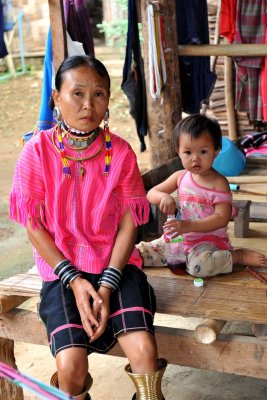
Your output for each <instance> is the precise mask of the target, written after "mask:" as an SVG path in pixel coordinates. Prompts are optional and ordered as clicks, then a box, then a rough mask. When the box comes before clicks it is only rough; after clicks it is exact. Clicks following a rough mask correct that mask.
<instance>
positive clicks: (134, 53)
mask: <svg viewBox="0 0 267 400" xmlns="http://www.w3.org/2000/svg"><path fill="white" fill-rule="evenodd" d="M121 88H122V90H123V91H124V93H125V94H126V96H127V97H128V100H129V103H130V114H131V116H132V117H133V118H134V120H135V124H136V130H137V134H138V137H139V140H140V143H141V146H140V151H141V152H142V151H145V150H146V144H145V139H144V136H146V135H147V109H146V89H145V79H144V65H143V59H142V55H141V47H140V39H139V31H138V18H137V9H136V2H135V0H128V32H127V45H126V53H125V61H124V66H123V79H122V84H121Z"/></svg>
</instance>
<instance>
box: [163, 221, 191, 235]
mask: <svg viewBox="0 0 267 400" xmlns="http://www.w3.org/2000/svg"><path fill="white" fill-rule="evenodd" d="M187 225H188V221H183V220H181V221H178V220H177V219H172V220H171V221H166V222H165V224H164V226H163V229H164V231H168V236H171V237H173V238H176V237H177V236H179V235H182V234H183V233H187V232H188V230H187Z"/></svg>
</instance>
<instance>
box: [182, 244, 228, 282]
mask: <svg viewBox="0 0 267 400" xmlns="http://www.w3.org/2000/svg"><path fill="white" fill-rule="evenodd" d="M186 265H187V266H186V271H187V272H188V274H190V275H193V276H196V277H201V278H205V277H206V276H215V275H218V274H227V273H229V272H232V269H233V261H232V254H231V252H230V251H228V250H218V247H216V246H213V245H209V244H200V245H198V246H196V247H195V248H194V249H193V250H192V251H191V252H190V253H189V255H188V256H187V262H186Z"/></svg>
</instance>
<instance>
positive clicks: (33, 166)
mask: <svg viewBox="0 0 267 400" xmlns="http://www.w3.org/2000/svg"><path fill="white" fill-rule="evenodd" d="M52 132H53V129H51V130H48V131H41V132H40V133H39V134H38V135H36V136H35V137H33V138H32V139H31V140H30V141H29V142H28V143H26V145H25V147H24V149H23V151H22V153H21V155H20V158H19V160H18V162H17V165H16V168H15V174H14V179H13V185H12V190H11V194H10V218H11V219H12V220H14V221H17V222H18V223H21V224H23V225H24V226H25V225H26V223H27V219H28V217H30V218H31V220H32V224H33V226H34V227H40V226H41V225H40V223H39V222H38V221H39V220H41V223H42V225H43V226H44V228H45V229H46V230H47V231H48V232H49V233H50V235H51V237H52V238H53V239H54V241H55V244H56V246H57V247H58V249H59V250H60V251H61V252H62V253H63V254H64V256H65V257H66V258H67V259H69V260H70V261H71V262H72V263H73V265H75V266H76V268H77V269H80V270H82V271H85V272H89V273H94V274H98V273H101V272H102V271H103V269H104V268H106V267H107V265H108V264H109V260H110V256H111V252H112V248H113V245H114V242H115V239H116V234H117V227H118V224H119V222H120V220H121V218H122V216H123V214H124V213H125V211H126V210H127V209H130V212H131V215H132V218H133V220H134V223H135V226H137V225H141V224H144V223H146V222H147V221H148V216H149V203H148V201H147V199H146V195H145V190H144V186H143V181H142V178H141V175H140V172H139V169H138V166H137V163H136V156H135V153H134V152H133V150H132V148H131V147H130V145H129V144H128V143H127V142H126V141H125V140H124V139H122V138H121V137H119V136H117V135H115V134H112V133H111V142H112V161H111V168H110V173H109V176H105V175H104V165H105V150H104V149H105V145H104V148H103V150H102V151H101V152H100V154H98V155H97V156H96V157H93V158H92V159H89V160H86V161H84V162H83V166H84V168H85V170H86V173H85V175H84V176H83V177H82V176H81V174H80V167H81V164H80V162H77V161H72V160H69V165H70V168H71V174H72V176H71V178H70V179H69V178H67V177H65V176H64V175H63V172H62V162H61V158H60V155H59V153H58V152H57V151H56V149H55V147H54V146H53V143H52V140H51V138H52ZM102 140H103V136H102V135H99V136H98V138H97V139H96V140H95V141H94V142H93V143H92V144H91V145H90V146H89V148H87V149H86V150H84V151H82V152H77V151H76V150H73V149H69V148H66V147H65V151H66V154H67V155H68V156H71V157H76V158H77V157H79V158H82V157H84V158H86V157H89V156H90V155H93V154H94V153H96V152H97V150H98V149H99V148H100V146H101V143H102ZM56 144H57V146H58V143H57V140H56ZM34 256H35V261H36V265H37V267H38V269H39V273H40V275H41V276H42V278H43V280H45V281H51V280H55V279H56V278H57V276H56V275H55V274H54V273H53V270H52V268H51V267H50V266H49V265H48V264H47V263H46V262H45V261H44V260H43V259H42V258H41V257H40V256H39V254H38V253H37V251H36V250H35V249H34ZM129 263H133V264H135V265H137V266H138V267H139V268H141V265H142V260H141V257H140V256H139V254H138V251H137V250H136V249H134V250H133V253H132V255H131V257H130V259H129Z"/></svg>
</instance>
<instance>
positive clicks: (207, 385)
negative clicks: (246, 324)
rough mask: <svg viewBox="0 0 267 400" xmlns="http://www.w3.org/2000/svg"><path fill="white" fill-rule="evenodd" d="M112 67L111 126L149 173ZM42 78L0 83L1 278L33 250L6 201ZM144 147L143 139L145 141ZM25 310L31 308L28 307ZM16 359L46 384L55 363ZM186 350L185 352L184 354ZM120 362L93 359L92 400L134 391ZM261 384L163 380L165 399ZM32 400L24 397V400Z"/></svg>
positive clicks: (186, 377)
mask: <svg viewBox="0 0 267 400" xmlns="http://www.w3.org/2000/svg"><path fill="white" fill-rule="evenodd" d="M119 58H120V59H119V60H117V61H116V62H113V60H112V59H108V58H107V59H105V60H104V62H105V61H106V65H107V67H108V69H109V72H110V73H111V78H112V97H111V107H110V111H111V127H112V129H113V131H116V132H118V133H120V134H121V135H122V136H123V137H124V138H126V139H127V140H128V141H129V142H130V143H131V145H132V147H133V148H134V150H135V151H136V154H137V158H138V163H139V167H140V170H141V171H142V172H143V171H145V170H147V169H149V157H150V155H149V150H148V151H146V152H145V153H139V142H138V138H137V135H136V133H135V128H134V122H133V120H132V119H131V118H130V117H129V115H128V102H127V100H126V99H125V97H124V96H123V94H122V92H121V91H120V82H121V78H120V76H121V66H122V60H121V57H119ZM41 87H42V74H41V72H40V71H39V72H38V71H35V72H32V73H31V74H30V75H26V76H23V77H18V78H16V79H13V80H9V81H7V82H4V83H1V84H0V91H1V102H0V137H1V146H0V185H1V199H0V201H1V202H0V278H1V279H2V278H4V277H7V276H10V275H12V274H14V273H18V272H22V271H27V270H28V269H29V268H31V267H32V265H33V260H32V251H31V246H30V243H29V241H28V239H27V237H26V234H25V231H24V229H23V228H21V227H20V226H19V225H17V224H14V223H12V222H10V221H9V219H8V196H9V191H10V186H11V181H12V175H13V171H14V166H15V162H16V160H17V158H18V156H19V153H20V151H21V145H20V141H21V137H22V135H23V134H24V133H26V132H28V131H30V130H31V129H32V127H33V125H34V123H35V121H36V120H37V119H38V114H39V105H40V99H41ZM146 142H147V143H148V139H147V140H146ZM29 306H32V304H30V305H29ZM156 321H157V323H158V324H168V325H170V326H176V327H177V326H179V327H187V328H188V327H191V328H193V327H194V325H195V323H196V322H197V321H196V320H189V319H187V320H185V319H183V318H175V317H171V316H170V317H166V316H161V315H157V316H156ZM15 350H16V360H17V365H18V368H19V370H20V371H21V372H23V373H26V374H28V375H30V376H33V377H35V378H38V379H40V380H41V381H44V382H47V383H48V382H49V377H50V375H51V374H52V373H53V372H54V370H55V362H54V359H53V358H52V356H51V355H50V352H49V349H48V347H45V346H36V345H29V344H25V343H17V344H16V349H15ZM188 351H190V349H188ZM125 364H126V360H125V359H123V358H117V357H111V356H101V355H92V356H90V372H91V374H92V376H93V379H94V385H93V388H92V390H91V395H92V398H93V399H94V400H104V399H105V400H107V399H116V400H127V399H130V398H131V396H132V394H133V392H134V390H133V385H132V383H131V382H130V380H129V378H128V377H127V376H126V375H125V374H124V372H123V368H124V365H125ZM266 391H267V383H266V381H264V380H260V379H252V378H247V377H238V376H234V375H229V374H223V373H216V372H210V371H205V370H197V369H192V368H187V367H179V366H173V365H169V366H168V368H167V371H166V374H165V375H164V379H163V392H164V394H165V398H166V400H185V399H187V400H204V399H207V400H208V399H209V400H226V399H229V400H230V399H231V400H241V399H242V400H250V399H254V400H263V399H265V398H266ZM34 398H35V397H33V396H32V395H30V394H29V393H26V392H25V399H26V400H32V399H34ZM0 400H8V399H2V398H1V394H0Z"/></svg>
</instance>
